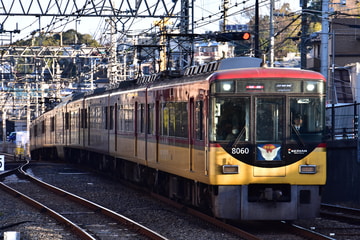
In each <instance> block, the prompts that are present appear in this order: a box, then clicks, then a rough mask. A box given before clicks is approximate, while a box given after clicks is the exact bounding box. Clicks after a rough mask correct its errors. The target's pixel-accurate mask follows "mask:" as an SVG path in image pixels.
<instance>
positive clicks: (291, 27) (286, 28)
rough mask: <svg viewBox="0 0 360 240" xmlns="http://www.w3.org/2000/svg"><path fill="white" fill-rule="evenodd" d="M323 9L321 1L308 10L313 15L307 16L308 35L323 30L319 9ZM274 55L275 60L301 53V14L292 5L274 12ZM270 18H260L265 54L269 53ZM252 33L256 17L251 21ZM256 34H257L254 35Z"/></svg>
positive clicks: (262, 49)
mask: <svg viewBox="0 0 360 240" xmlns="http://www.w3.org/2000/svg"><path fill="white" fill-rule="evenodd" d="M319 2H320V7H321V1H320V0H318V1H312V2H311V4H312V5H311V6H309V7H308V9H310V10H311V9H312V10H314V11H312V13H311V14H309V13H304V14H307V15H306V16H307V23H308V31H307V33H306V35H310V33H312V32H316V31H319V30H320V29H321V19H319V18H318V13H319V11H318V7H319ZM274 13H275V14H274V15H275V16H274V37H275V45H274V50H275V51H274V53H275V58H278V59H279V58H283V57H285V56H286V55H287V54H288V53H289V52H299V51H300V50H299V47H300V36H301V12H298V13H293V12H292V10H291V8H290V4H289V3H284V4H283V5H282V6H281V8H280V9H276V10H275V11H274ZM269 22H270V17H269V16H267V15H264V16H260V19H259V29H260V30H259V33H258V34H259V42H260V51H261V52H262V53H263V54H267V53H268V52H269V50H270V49H269V45H270V42H269V38H270V36H269V33H270V24H269ZM248 24H249V26H251V28H252V31H254V28H255V17H254V16H252V17H251V18H250V21H249V23H248ZM254 34H256V33H254Z"/></svg>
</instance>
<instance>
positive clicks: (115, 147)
mask: <svg viewBox="0 0 360 240" xmlns="http://www.w3.org/2000/svg"><path fill="white" fill-rule="evenodd" d="M114 111H115V112H114V145H115V146H114V150H115V152H116V151H117V145H118V104H117V103H115V106H114Z"/></svg>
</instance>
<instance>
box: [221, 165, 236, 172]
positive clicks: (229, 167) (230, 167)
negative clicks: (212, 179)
mask: <svg viewBox="0 0 360 240" xmlns="http://www.w3.org/2000/svg"><path fill="white" fill-rule="evenodd" d="M222 173H224V174H237V173H239V166H238V165H223V166H222Z"/></svg>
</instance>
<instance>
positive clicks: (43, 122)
mask: <svg viewBox="0 0 360 240" xmlns="http://www.w3.org/2000/svg"><path fill="white" fill-rule="evenodd" d="M41 133H42V134H44V133H45V120H42V121H41Z"/></svg>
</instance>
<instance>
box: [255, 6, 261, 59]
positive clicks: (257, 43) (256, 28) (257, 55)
mask: <svg viewBox="0 0 360 240" xmlns="http://www.w3.org/2000/svg"><path fill="white" fill-rule="evenodd" d="M254 32H255V33H254V35H255V37H254V49H255V50H254V52H255V57H257V58H260V57H261V53H260V47H259V45H260V44H259V0H256V1H255V28H254Z"/></svg>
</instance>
